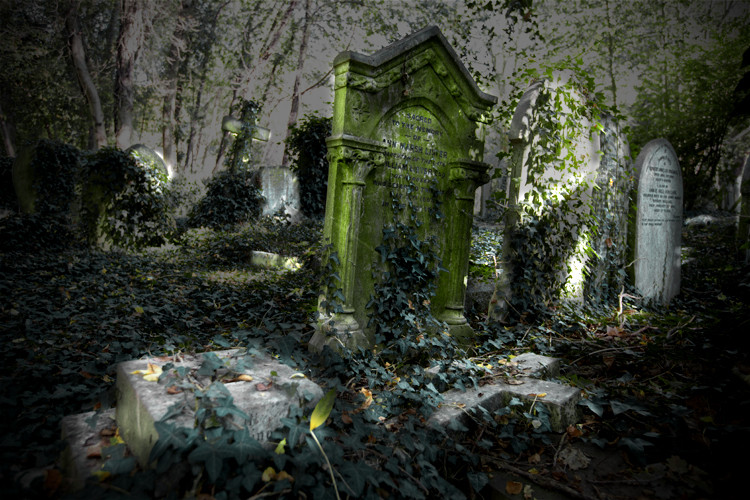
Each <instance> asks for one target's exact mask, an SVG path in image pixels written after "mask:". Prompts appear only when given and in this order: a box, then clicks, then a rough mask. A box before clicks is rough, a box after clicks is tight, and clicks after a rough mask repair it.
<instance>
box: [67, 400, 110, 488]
mask: <svg viewBox="0 0 750 500" xmlns="http://www.w3.org/2000/svg"><path fill="white" fill-rule="evenodd" d="M92 419H95V420H96V421H95V422H94V421H93V420H92ZM116 426H117V424H116V423H115V409H114V408H110V409H108V410H104V411H102V412H100V413H99V415H96V412H94V411H90V412H87V413H79V414H77V415H68V416H66V417H64V418H63V419H62V422H61V423H60V427H61V428H62V439H63V441H65V442H66V443H67V447H66V448H65V450H64V451H63V453H62V456H61V460H60V462H61V467H62V471H63V475H64V477H65V483H64V489H66V490H68V491H75V490H79V489H81V488H83V485H84V483H85V482H86V479H87V478H89V477H90V476H91V475H92V474H93V473H94V472H96V471H98V470H100V469H101V467H102V465H103V464H104V460H103V459H102V453H101V448H102V447H103V446H106V445H107V444H109V439H110V438H109V437H108V436H110V435H112V433H113V432H114V429H115V428H116ZM103 431H104V432H103Z"/></svg>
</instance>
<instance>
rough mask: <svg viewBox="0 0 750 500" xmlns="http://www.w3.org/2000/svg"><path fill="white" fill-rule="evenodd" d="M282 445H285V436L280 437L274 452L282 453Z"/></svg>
mask: <svg viewBox="0 0 750 500" xmlns="http://www.w3.org/2000/svg"><path fill="white" fill-rule="evenodd" d="M284 446H286V438H284V439H282V440H281V442H279V444H277V445H276V454H277V455H283V454H284Z"/></svg>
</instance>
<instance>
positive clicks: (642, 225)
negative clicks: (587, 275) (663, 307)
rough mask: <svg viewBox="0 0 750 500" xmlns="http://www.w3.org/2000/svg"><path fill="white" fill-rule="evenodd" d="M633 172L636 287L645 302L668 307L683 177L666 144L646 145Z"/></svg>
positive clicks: (674, 285) (674, 281) (675, 271)
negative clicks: (634, 174)
mask: <svg viewBox="0 0 750 500" xmlns="http://www.w3.org/2000/svg"><path fill="white" fill-rule="evenodd" d="M635 169H636V175H637V179H638V184H637V194H636V215H635V224H634V225H635V227H634V234H633V241H632V245H633V251H634V255H633V257H634V261H635V262H634V264H633V266H634V269H633V274H634V276H633V277H634V284H635V287H636V288H637V289H638V290H639V291H640V293H641V294H642V295H643V297H644V298H646V299H648V300H650V301H653V302H655V303H659V304H667V303H669V301H670V300H671V299H672V298H673V297H674V296H675V295H677V294H678V293H679V291H680V252H681V246H682V172H681V170H680V164H679V161H678V160H677V154H675V151H674V148H673V147H672V145H671V144H670V143H669V141H667V140H666V139H655V140H653V141H651V142H649V143H648V144H646V145H645V146H644V147H643V149H642V150H641V152H640V154H639V155H638V158H637V159H636V162H635Z"/></svg>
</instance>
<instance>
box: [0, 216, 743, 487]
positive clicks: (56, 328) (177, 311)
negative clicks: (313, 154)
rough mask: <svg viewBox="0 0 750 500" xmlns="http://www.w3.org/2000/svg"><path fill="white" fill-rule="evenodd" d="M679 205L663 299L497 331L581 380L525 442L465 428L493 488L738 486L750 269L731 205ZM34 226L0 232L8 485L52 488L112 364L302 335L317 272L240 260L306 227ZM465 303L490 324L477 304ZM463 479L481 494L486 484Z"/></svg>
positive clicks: (109, 393)
mask: <svg viewBox="0 0 750 500" xmlns="http://www.w3.org/2000/svg"><path fill="white" fill-rule="evenodd" d="M688 221H689V222H690V224H688V225H686V226H685V230H684V232H683V267H682V291H681V294H680V296H679V297H678V298H677V299H676V300H674V301H673V302H672V304H671V305H670V307H669V308H667V309H658V310H657V309H654V310H651V309H648V308H646V307H642V306H641V305H640V304H638V301H636V300H630V299H626V300H625V306H624V310H623V314H622V315H621V316H618V314H617V311H616V310H612V309H611V308H610V309H609V310H603V311H599V312H598V314H587V315H584V316H582V315H570V314H569V313H564V312H560V313H559V314H556V315H552V316H550V317H548V318H545V319H542V320H540V321H539V322H537V323H535V324H520V325H517V326H516V327H515V328H514V329H510V330H508V331H506V335H508V336H510V337H512V338H513V342H509V343H507V346H506V351H507V353H508V354H510V353H514V354H519V353H521V352H525V351H529V350H533V351H537V352H540V353H542V354H551V355H554V356H558V357H561V358H563V366H564V369H563V374H562V377H561V379H562V381H563V382H565V383H570V384H573V385H575V386H577V387H580V388H581V389H582V390H583V391H584V396H585V400H584V405H582V407H581V410H582V411H581V413H582V419H581V421H580V424H579V425H578V426H575V427H571V428H569V429H568V432H567V433H564V434H563V435H558V434H550V435H548V436H547V438H546V439H544V440H538V439H531V440H528V441H527V445H526V446H524V448H525V449H523V450H521V451H517V450H516V449H515V448H514V446H512V445H511V443H510V442H509V440H508V439H504V438H503V437H502V436H498V435H495V436H493V438H492V441H493V442H494V446H492V447H490V448H489V450H488V449H484V448H477V447H476V443H477V442H478V441H479V440H480V439H482V438H483V437H484V438H487V436H488V435H490V434H491V433H492V432H493V431H492V430H490V429H485V428H483V427H478V428H477V429H475V430H474V431H473V433H470V434H469V435H467V436H466V439H465V443H464V447H465V448H466V449H467V450H472V452H474V453H477V454H478V455H479V457H480V463H481V467H482V470H484V471H485V472H486V473H488V475H490V476H492V474H493V472H503V473H513V474H516V476H514V477H516V478H517V480H512V481H510V482H507V483H505V484H501V485H500V486H499V487H500V489H501V490H502V489H504V488H507V489H506V494H507V495H508V497H509V498H524V496H525V495H524V493H526V494H527V495H526V496H527V498H532V497H537V498H542V497H543V496H542V495H543V494H542V488H543V487H544V488H546V489H547V490H550V491H556V492H558V493H561V494H563V495H565V497H567V498H592V499H640V498H660V499H669V498H675V499H682V498H746V497H747V495H746V494H744V495H743V494H741V490H740V487H741V486H743V483H744V482H745V481H743V480H744V479H745V477H744V475H745V474H746V468H747V467H746V461H745V460H743V459H741V458H738V457H742V456H744V454H745V453H746V452H747V450H748V448H750V384H749V383H748V382H747V380H750V359H748V354H749V353H750V349H749V347H750V337H749V336H748V332H750V269H748V267H742V266H740V265H738V263H737V262H736V261H735V258H734V256H735V253H736V250H735V245H734V241H733V239H732V238H733V236H732V232H733V219H732V218H731V217H729V216H727V214H721V213H718V214H704V215H701V216H700V217H699V218H688ZM318 230H319V228H318ZM0 232H1V231H0ZM8 234H10V233H9V232H8V229H7V226H6V227H5V232H4V233H3V234H2V236H3V237H6V238H7V236H8ZM35 234H36V235H37V236H34V235H35ZM38 235H39V233H34V232H33V231H32V232H27V233H26V234H24V235H21V236H18V239H17V240H13V241H11V240H9V239H6V241H5V242H4V243H3V244H2V247H3V250H2V252H0V296H2V297H3V301H2V310H0V341H1V342H2V346H3V348H2V352H0V366H2V367H3V369H2V370H1V371H0V421H1V422H2V436H1V437H0V447H1V452H0V489H3V490H6V492H8V495H10V496H7V498H49V497H55V496H59V494H60V492H59V488H60V484H61V483H60V480H61V477H60V474H59V471H58V469H57V466H56V464H55V461H56V458H57V456H58V455H59V452H60V449H61V446H62V443H61V442H60V441H59V432H60V419H61V418H62V417H63V416H65V415H68V414H73V413H79V412H83V411H91V410H92V409H98V408H106V407H109V406H110V405H111V404H112V402H113V384H114V380H113V375H114V366H115V364H116V363H117V362H119V361H125V360H128V359H133V358H136V357H139V356H142V355H144V354H147V353H154V354H156V353H160V352H163V351H170V350H174V349H182V350H194V351H202V350H210V349H220V348H225V347H229V346H232V345H236V341H237V340H238V339H239V337H240V336H241V335H245V336H255V337H258V338H266V337H268V336H272V338H273V339H274V348H275V349H276V351H277V352H279V353H281V358H282V359H283V358H284V357H286V356H290V353H292V352H296V350H297V349H299V345H302V343H303V342H304V341H306V340H308V339H309V335H310V334H311V328H310V325H309V322H310V319H309V318H310V317H309V315H310V312H311V311H312V310H313V309H314V307H315V300H316V296H317V294H316V290H315V289H314V288H315V287H314V286H313V284H312V283H311V282H310V275H311V273H274V272H270V271H269V272H260V271H258V270H257V269H253V268H251V267H250V266H244V265H237V262H238V261H241V258H240V257H241V254H242V252H243V251H244V249H246V248H247V247H252V248H255V249H262V250H269V251H279V248H274V245H276V246H278V245H280V244H286V245H287V246H288V248H291V249H293V250H292V252H291V253H295V254H298V255H303V254H304V251H305V249H306V248H309V247H310V241H311V240H312V239H313V238H314V237H315V236H314V235H315V233H314V231H312V232H310V231H308V232H305V231H300V233H299V234H297V235H295V236H294V237H292V238H290V239H289V240H284V239H281V240H279V238H278V237H276V236H275V235H274V231H273V228H271V229H270V230H269V231H261V233H260V234H259V235H256V236H257V238H256V240H254V241H250V242H248V239H247V238H244V239H243V240H242V241H241V243H242V244H241V245H240V244H238V241H239V240H238V239H232V238H231V237H227V238H225V239H222V238H219V237H217V238H213V239H211V240H210V241H209V240H206V241H204V242H203V243H201V244H200V245H198V246H196V247H195V248H196V250H195V251H193V250H190V251H184V250H180V249H177V250H175V251H174V252H172V253H167V254H164V253H163V252H162V253H161V254H159V255H153V254H141V255H131V254H126V253H115V252H112V253H88V252H84V251H81V250H71V249H67V248H64V247H55V245H54V244H49V242H48V240H43V238H41V237H39V236H38ZM269 235H270V236H269ZM35 238H39V239H35ZM22 240H23V241H22ZM42 241H47V243H44V244H42V243H40V242H42ZM243 245H244V246H243ZM470 319H471V320H472V323H473V325H474V326H475V329H477V330H481V329H482V328H484V327H483V326H482V324H483V321H484V319H485V318H484V317H483V314H482V313H481V312H478V313H477V314H475V315H474V316H472V317H471V318H470ZM279 332H283V333H284V334H283V335H280V334H279ZM530 332H531V333H530ZM273 335H275V336H273ZM477 450H478V451H477ZM454 479H455V478H454ZM454 482H455V483H456V484H457V485H459V487H460V485H461V484H465V480H464V481H463V482H462V481H461V480H460V479H456V480H455V481H454ZM519 490H520V492H519V493H515V492H516V491H519ZM464 491H467V496H469V497H473V498H491V497H492V496H491V495H492V493H491V492H490V491H489V489H487V488H485V489H484V490H482V491H481V492H474V491H473V490H471V489H470V488H466V489H464Z"/></svg>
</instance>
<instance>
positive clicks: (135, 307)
mask: <svg viewBox="0 0 750 500" xmlns="http://www.w3.org/2000/svg"><path fill="white" fill-rule="evenodd" d="M133 308H134V309H135V313H136V314H143V308H142V307H141V306H133Z"/></svg>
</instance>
